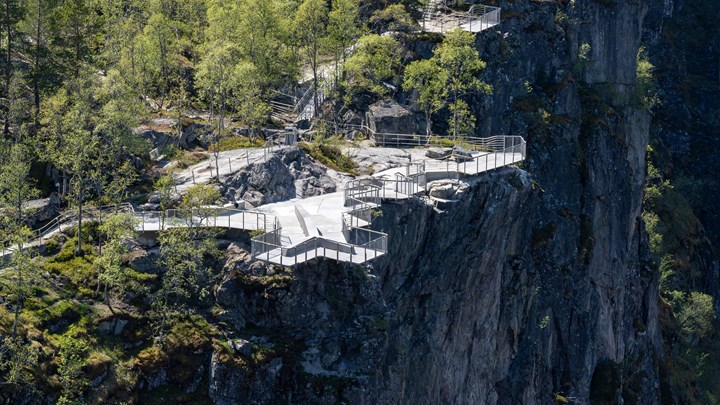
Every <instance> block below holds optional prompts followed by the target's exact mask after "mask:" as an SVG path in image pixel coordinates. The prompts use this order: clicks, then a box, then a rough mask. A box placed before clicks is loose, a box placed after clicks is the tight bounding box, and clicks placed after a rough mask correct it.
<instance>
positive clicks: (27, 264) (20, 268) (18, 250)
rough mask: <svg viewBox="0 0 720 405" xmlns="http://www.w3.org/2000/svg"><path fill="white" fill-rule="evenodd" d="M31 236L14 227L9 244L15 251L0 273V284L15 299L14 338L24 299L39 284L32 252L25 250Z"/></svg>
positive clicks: (27, 232)
mask: <svg viewBox="0 0 720 405" xmlns="http://www.w3.org/2000/svg"><path fill="white" fill-rule="evenodd" d="M31 236H32V232H31V231H30V229H28V228H27V227H17V226H16V227H14V230H13V234H12V237H11V239H10V240H9V243H10V245H11V246H14V247H15V249H14V251H13V252H12V255H11V258H10V261H9V262H8V265H7V267H5V268H4V269H3V272H1V273H0V284H2V285H3V287H4V288H6V289H7V290H8V291H11V292H12V294H13V296H14V298H15V300H14V301H15V302H14V305H13V306H14V309H13V312H14V319H13V331H12V337H16V336H17V334H18V326H19V322H20V310H21V309H22V307H23V305H24V304H25V298H26V297H29V296H31V295H32V292H33V288H34V286H36V285H37V284H38V282H39V279H38V277H37V276H38V265H37V262H36V260H35V256H34V254H33V253H34V251H33V250H32V249H26V247H27V246H26V244H27V242H28V240H29V239H30V237H31Z"/></svg>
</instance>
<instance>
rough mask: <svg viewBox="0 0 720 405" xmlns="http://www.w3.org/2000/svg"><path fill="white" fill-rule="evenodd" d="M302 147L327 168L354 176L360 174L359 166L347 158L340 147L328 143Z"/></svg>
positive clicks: (310, 144) (305, 143) (302, 145)
mask: <svg viewBox="0 0 720 405" xmlns="http://www.w3.org/2000/svg"><path fill="white" fill-rule="evenodd" d="M300 147H301V148H302V149H303V150H304V151H305V152H306V153H307V154H309V155H310V156H312V157H313V158H315V160H317V161H319V162H320V163H322V164H324V165H325V166H327V167H329V168H331V169H333V170H337V171H339V172H345V173H349V174H352V175H357V174H358V171H357V169H358V166H359V165H358V164H357V162H355V161H354V160H352V158H351V157H349V156H346V155H344V154H343V153H342V150H340V148H339V147H337V146H335V145H331V144H329V143H326V142H319V143H307V142H302V143H300Z"/></svg>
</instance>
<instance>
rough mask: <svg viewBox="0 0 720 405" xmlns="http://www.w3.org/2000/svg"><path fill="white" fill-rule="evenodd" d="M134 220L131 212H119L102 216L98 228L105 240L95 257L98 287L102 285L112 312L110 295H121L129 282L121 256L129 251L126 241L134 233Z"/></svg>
mask: <svg viewBox="0 0 720 405" xmlns="http://www.w3.org/2000/svg"><path fill="white" fill-rule="evenodd" d="M136 222H137V221H136V219H135V217H134V216H133V215H132V214H131V213H128V212H120V213H115V214H112V215H110V216H108V217H106V218H104V220H103V222H102V224H101V225H100V228H99V230H100V233H101V235H102V237H103V239H104V241H105V242H104V243H103V245H102V249H101V254H100V255H99V256H98V257H97V258H96V259H95V264H96V266H97V267H98V269H99V274H98V288H100V286H101V285H102V286H103V296H104V298H105V305H106V306H107V307H108V309H109V310H110V312H112V313H113V314H114V313H115V310H114V309H113V306H112V297H113V296H120V295H122V293H124V292H125V290H126V288H127V285H128V284H129V280H128V277H127V272H126V271H124V269H123V263H124V259H123V257H124V256H125V255H126V254H127V253H128V252H129V249H128V247H127V246H128V241H129V240H130V239H131V238H132V237H133V236H134V235H135V224H136Z"/></svg>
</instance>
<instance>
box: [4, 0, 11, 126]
mask: <svg viewBox="0 0 720 405" xmlns="http://www.w3.org/2000/svg"><path fill="white" fill-rule="evenodd" d="M5 29H6V34H7V53H6V54H5V97H7V98H8V99H9V98H10V79H11V76H12V24H11V23H10V0H5ZM9 112H10V108H9V106H7V107H5V108H4V113H5V122H4V123H3V137H4V138H7V137H8V135H9V134H10V119H9V118H10V114H9Z"/></svg>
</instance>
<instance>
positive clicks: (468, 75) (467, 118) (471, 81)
mask: <svg viewBox="0 0 720 405" xmlns="http://www.w3.org/2000/svg"><path fill="white" fill-rule="evenodd" d="M474 40H475V37H474V35H472V34H471V33H469V32H467V31H463V30H460V29H456V30H453V31H451V32H449V33H448V34H447V35H446V37H445V39H444V40H443V42H442V43H441V44H440V45H438V47H437V48H436V49H435V51H434V55H433V58H432V60H433V61H434V63H435V64H436V65H437V66H438V68H439V69H440V71H441V72H443V75H442V76H441V78H440V79H441V80H444V81H445V82H444V87H447V89H448V95H449V97H450V99H451V103H450V105H449V109H450V116H451V117H450V119H449V125H450V131H451V133H452V135H453V139H458V137H462V136H464V135H469V134H472V132H473V130H474V128H475V117H474V116H473V115H472V113H471V112H470V110H469V106H468V104H467V102H466V101H464V100H463V99H462V97H463V96H465V95H466V94H468V93H472V92H479V93H481V94H489V93H490V92H492V86H490V85H488V84H486V83H484V82H482V81H480V80H479V79H478V78H477V76H478V74H479V73H480V71H481V70H483V69H485V66H486V64H485V62H483V61H482V60H481V59H480V55H479V53H478V51H477V49H475V47H474ZM436 86H438V85H436ZM435 92H437V90H435Z"/></svg>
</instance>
